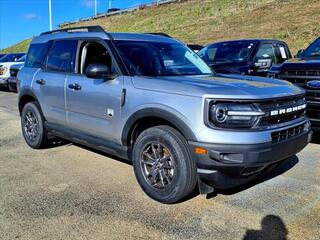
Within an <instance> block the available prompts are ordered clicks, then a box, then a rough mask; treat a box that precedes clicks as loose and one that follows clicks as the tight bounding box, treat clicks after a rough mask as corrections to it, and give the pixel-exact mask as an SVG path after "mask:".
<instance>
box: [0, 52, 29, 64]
mask: <svg viewBox="0 0 320 240" xmlns="http://www.w3.org/2000/svg"><path fill="white" fill-rule="evenodd" d="M23 55H25V53H8V54H5V55H4V56H2V57H1V58H0V64H1V63H4V62H15V61H17V60H18V59H19V58H21V57H22V56H23Z"/></svg>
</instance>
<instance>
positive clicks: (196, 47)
mask: <svg viewBox="0 0 320 240" xmlns="http://www.w3.org/2000/svg"><path fill="white" fill-rule="evenodd" d="M147 34H152V35H158V36H163V37H168V38H173V37H171V36H170V35H169V34H166V33H163V32H154V33H147ZM187 47H188V48H190V49H191V50H192V51H194V52H195V53H197V52H199V51H200V50H201V49H202V48H203V47H204V46H202V45H199V44H187Z"/></svg>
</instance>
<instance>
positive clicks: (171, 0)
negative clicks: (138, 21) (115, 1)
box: [58, 0, 183, 28]
mask: <svg viewBox="0 0 320 240" xmlns="http://www.w3.org/2000/svg"><path fill="white" fill-rule="evenodd" d="M182 1H183V0H158V1H155V2H153V3H149V4H141V5H139V6H137V7H132V8H126V9H121V10H119V11H114V12H109V13H108V12H106V13H100V14H97V15H95V16H92V17H86V18H80V19H78V20H75V21H69V22H64V23H61V24H59V25H58V27H59V28H64V27H67V26H70V25H72V24H76V23H79V22H86V21H90V20H95V19H99V18H104V17H109V16H114V15H121V14H124V13H128V12H134V11H137V10H139V9H143V8H148V7H153V6H160V5H166V4H170V3H174V2H182Z"/></svg>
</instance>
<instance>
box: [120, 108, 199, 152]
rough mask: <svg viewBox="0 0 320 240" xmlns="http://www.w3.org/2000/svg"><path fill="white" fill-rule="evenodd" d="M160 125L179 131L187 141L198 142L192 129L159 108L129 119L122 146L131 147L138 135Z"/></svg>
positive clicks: (141, 111) (122, 135)
mask: <svg viewBox="0 0 320 240" xmlns="http://www.w3.org/2000/svg"><path fill="white" fill-rule="evenodd" d="M158 125H169V126H171V127H173V128H175V129H176V130H178V131H179V132H180V133H181V134H182V135H183V136H184V137H185V138H186V139H187V140H194V141H195V140H196V137H195V135H194V133H193V132H192V130H191V129H190V127H189V126H188V125H187V124H186V123H185V122H184V121H183V120H182V119H181V118H179V117H178V116H176V115H175V114H174V113H171V112H169V111H167V110H163V109H159V108H147V109H142V110H139V111H137V112H135V113H134V114H133V115H132V116H131V117H129V119H128V120H127V122H126V123H125V125H124V128H123V131H122V134H121V141H122V144H123V145H125V146H129V145H130V144H132V143H133V141H134V139H135V137H137V136H135V134H136V133H139V131H143V130H145V129H147V128H149V127H153V126H158ZM136 131H138V132H136Z"/></svg>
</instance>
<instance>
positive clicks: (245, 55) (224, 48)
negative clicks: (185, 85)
mask: <svg viewBox="0 0 320 240" xmlns="http://www.w3.org/2000/svg"><path fill="white" fill-rule="evenodd" d="M198 54H199V56H200V57H201V58H202V59H203V60H204V61H205V62H207V64H209V65H210V66H211V67H212V69H213V70H214V71H215V72H217V73H225V74H246V75H256V76H267V75H268V71H269V69H270V67H271V66H272V65H274V64H280V63H283V62H284V61H286V60H287V59H289V58H291V53H290V50H289V48H288V45H287V44H286V43H285V42H282V41H278V40H271V39H244V40H232V41H223V42H216V43H212V44H209V45H208V46H206V47H205V48H203V49H202V50H200V51H199V52H198Z"/></svg>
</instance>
